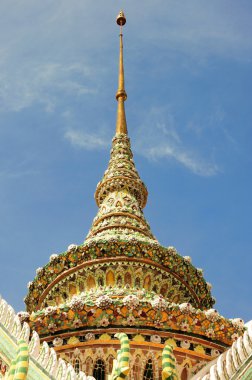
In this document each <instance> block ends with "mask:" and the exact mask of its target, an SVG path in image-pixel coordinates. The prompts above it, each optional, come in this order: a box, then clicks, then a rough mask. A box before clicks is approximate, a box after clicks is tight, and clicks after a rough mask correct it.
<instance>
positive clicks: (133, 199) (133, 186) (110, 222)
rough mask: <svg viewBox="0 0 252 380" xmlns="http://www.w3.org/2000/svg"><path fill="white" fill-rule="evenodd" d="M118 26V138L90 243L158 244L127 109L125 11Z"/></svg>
mask: <svg viewBox="0 0 252 380" xmlns="http://www.w3.org/2000/svg"><path fill="white" fill-rule="evenodd" d="M116 22H117V24H118V25H119V26H120V35H119V39H120V49H119V75H118V90H117V92H116V100H117V102H118V107H117V120H116V134H115V137H114V138H113V141H112V150H111V156H110V161H109V166H108V169H107V170H106V171H105V173H104V176H103V178H102V180H101V181H100V182H99V183H98V185H97V189H96V192H95V199H96V203H97V206H98V207H99V211H98V214H97V216H96V218H95V219H94V222H93V225H92V227H91V230H90V232H89V234H88V239H87V240H88V241H90V239H91V240H92V239H95V240H96V239H98V238H101V239H102V238H103V239H105V238H106V239H108V238H115V237H116V236H117V237H118V236H120V238H122V237H123V236H124V237H125V238H126V239H131V238H135V239H138V238H139V239H140V240H146V239H147V240H148V241H149V240H151V241H155V242H156V240H155V238H154V237H153V235H152V232H151V230H150V227H149V225H148V223H147V221H146V220H145V218H144V215H143V212H142V209H143V208H144V207H145V205H146V202H147V196H148V192H147V189H146V187H145V185H144V183H143V182H142V181H141V179H140V177H139V174H138V172H137V170H136V168H135V164H134V161H133V154H132V151H131V147H130V139H129V137H128V131H127V123H126V114H125V108H124V102H125V100H126V99H127V94H126V91H125V85H124V65H123V34H122V27H123V25H125V24H126V18H125V16H124V13H123V11H121V12H120V13H119V15H118V16H117V19H116ZM87 240H86V241H87Z"/></svg>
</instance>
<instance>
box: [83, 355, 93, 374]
mask: <svg viewBox="0 0 252 380" xmlns="http://www.w3.org/2000/svg"><path fill="white" fill-rule="evenodd" d="M93 366H94V365H93V359H92V358H91V357H90V356H88V357H87V359H86V361H85V372H86V374H87V375H89V376H91V375H92V373H93Z"/></svg>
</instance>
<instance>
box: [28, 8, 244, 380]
mask: <svg viewBox="0 0 252 380" xmlns="http://www.w3.org/2000/svg"><path fill="white" fill-rule="evenodd" d="M116 21H117V24H118V25H119V27H120V35H119V43H120V48H119V80H118V90H117V92H116V100H117V120H116V132H115V136H114V138H113V140H112V149H111V155H110V160H109V163H108V168H107V170H106V171H105V173H104V175H103V178H102V179H101V181H100V182H99V183H98V185H97V188H96V191H95V200H96V203H97V206H98V212H97V215H96V216H95V218H94V220H93V223H92V226H91V229H90V231H89V233H88V235H87V237H86V239H85V241H84V243H83V244H81V245H74V244H71V245H70V246H69V247H68V249H67V250H66V252H63V253H61V254H59V255H52V256H51V257H50V261H49V263H48V264H46V265H45V266H44V267H43V268H39V269H38V270H37V275H36V277H35V279H34V280H33V281H32V282H30V283H29V284H28V289H29V291H28V295H27V297H26V299H25V302H26V306H27V312H26V313H23V314H22V315H21V318H22V319H23V321H27V322H28V323H29V326H30V328H31V329H33V330H35V331H36V332H37V333H38V334H39V337H40V339H41V341H42V342H43V341H45V342H47V343H48V345H49V346H50V347H53V348H54V350H55V351H56V353H57V355H58V357H60V358H62V359H64V360H65V361H66V362H68V363H71V364H72V366H73V367H74V369H75V371H76V372H77V373H78V372H79V371H83V372H85V373H86V374H87V375H90V376H93V377H94V378H95V379H97V380H105V379H108V375H109V374H111V372H112V367H113V360H114V359H115V358H116V357H117V350H118V349H119V348H120V342H119V340H118V336H115V334H118V333H125V334H126V335H127V337H128V339H129V347H130V350H129V352H130V355H129V367H130V370H129V374H128V379H132V380H133V379H134V380H147V379H150V380H151V379H152V380H156V379H161V374H162V352H163V349H164V347H165V346H166V345H169V346H171V347H172V348H173V354H174V356H175V358H176V371H177V374H178V377H179V378H180V379H182V380H187V379H190V378H192V377H193V376H194V375H196V374H197V373H198V372H199V371H200V370H201V369H202V368H203V367H204V366H206V365H207V364H208V363H209V362H211V361H212V360H214V359H215V358H217V357H218V356H220V355H221V354H222V353H223V352H225V351H226V350H227V348H229V347H230V346H231V345H232V343H233V342H234V341H235V340H236V339H237V338H239V336H242V335H243V333H244V325H243V322H242V321H241V320H239V319H233V320H230V319H225V318H224V317H222V316H221V315H220V314H219V313H218V312H217V311H216V310H215V309H214V308H213V305H214V299H213V297H212V295H211V286H210V284H209V283H207V282H206V281H205V279H204V277H203V273H202V270H200V269H197V268H195V267H194V266H193V265H192V264H191V259H190V257H188V256H184V257H182V256H181V255H180V254H179V253H178V252H177V251H176V249H175V248H174V247H163V246H161V245H160V243H159V242H158V240H157V239H156V238H155V236H154V235H153V233H152V231H151V228H150V226H149V224H148V222H147V220H146V218H145V216H144V213H143V209H144V207H145V205H146V203H147V197H148V191H147V188H146V186H145V184H144V183H143V181H142V180H141V178H140V176H139V174H138V172H137V169H136V167H135V164H134V160H133V154H132V151H131V145H130V139H129V136H128V129H127V122H126V113H125V101H126V99H127V94H126V91H125V82H124V62H123V34H122V29H123V26H124V25H125V23H126V18H125V16H124V13H123V12H122V11H121V12H120V13H119V15H118V17H117V20H116Z"/></svg>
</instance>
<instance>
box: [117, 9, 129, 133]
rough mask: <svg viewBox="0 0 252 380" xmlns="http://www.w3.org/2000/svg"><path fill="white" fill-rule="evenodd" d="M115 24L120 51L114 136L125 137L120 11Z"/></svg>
mask: <svg viewBox="0 0 252 380" xmlns="http://www.w3.org/2000/svg"><path fill="white" fill-rule="evenodd" d="M116 22H117V24H118V25H120V35H119V38H120V51H119V75H118V90H117V93H116V100H117V101H118V107H117V120H116V134H121V133H123V134H125V135H127V122H126V115H125V108H124V102H125V100H126V99H127V94H126V91H125V88H124V67H123V34H122V27H123V25H125V24H126V18H125V16H124V13H123V11H120V13H119V15H118V16H117V18H116Z"/></svg>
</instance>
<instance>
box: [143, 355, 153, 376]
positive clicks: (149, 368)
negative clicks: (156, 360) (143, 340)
mask: <svg viewBox="0 0 252 380" xmlns="http://www.w3.org/2000/svg"><path fill="white" fill-rule="evenodd" d="M143 380H154V370H153V362H152V360H151V359H148V360H147V362H146V364H145V368H144V373H143Z"/></svg>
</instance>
